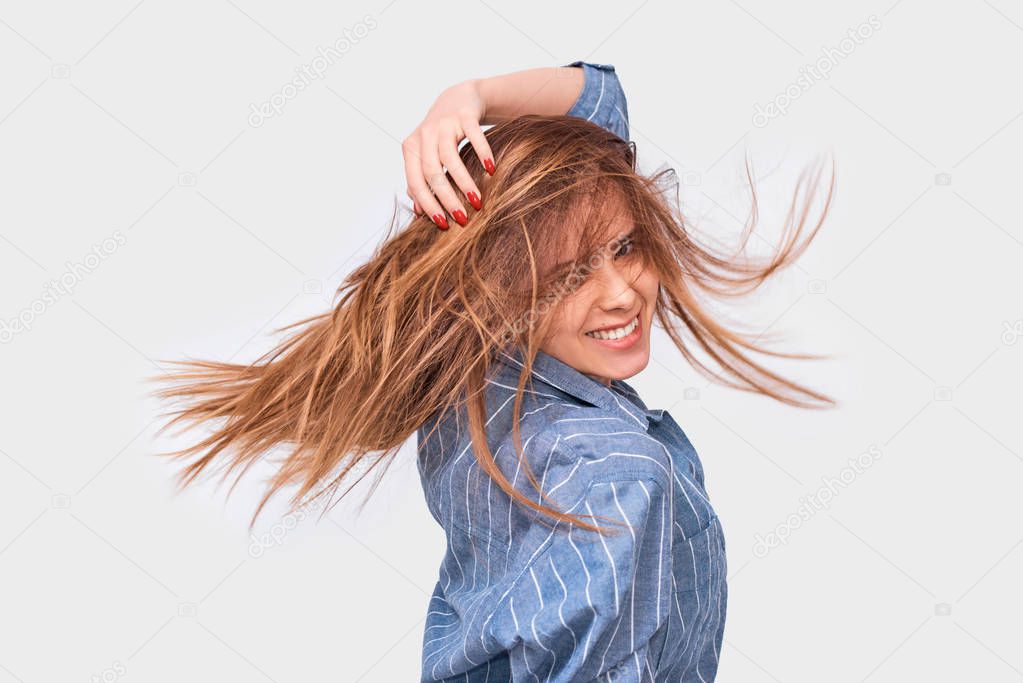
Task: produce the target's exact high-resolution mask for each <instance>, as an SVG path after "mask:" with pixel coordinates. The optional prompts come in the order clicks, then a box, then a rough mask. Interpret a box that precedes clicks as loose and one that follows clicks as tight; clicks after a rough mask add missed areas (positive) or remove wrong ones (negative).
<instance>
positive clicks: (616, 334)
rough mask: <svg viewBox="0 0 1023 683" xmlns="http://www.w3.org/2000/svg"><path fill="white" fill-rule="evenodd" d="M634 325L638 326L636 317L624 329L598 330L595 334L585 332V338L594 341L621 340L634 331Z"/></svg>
mask: <svg viewBox="0 0 1023 683" xmlns="http://www.w3.org/2000/svg"><path fill="white" fill-rule="evenodd" d="M636 325H639V316H638V315H637V316H636V317H635V318H633V319H632V322H630V323H629V324H628V325H626V326H624V327H618V328H616V329H613V330H598V331H596V332H587V333H586V336H587V337H593V338H594V339H621V338H622V337H627V336H629V335H630V334H632V331H633V330H635V329H636Z"/></svg>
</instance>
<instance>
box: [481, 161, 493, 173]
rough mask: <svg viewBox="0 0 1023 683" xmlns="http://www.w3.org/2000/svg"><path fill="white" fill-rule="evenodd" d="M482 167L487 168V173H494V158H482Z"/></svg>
mask: <svg viewBox="0 0 1023 683" xmlns="http://www.w3.org/2000/svg"><path fill="white" fill-rule="evenodd" d="M483 168H485V169H487V173H489V174H490V175H494V171H495V170H496V169H495V167H494V160H493V159H484V160H483Z"/></svg>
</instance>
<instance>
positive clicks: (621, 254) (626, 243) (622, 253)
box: [614, 237, 634, 259]
mask: <svg viewBox="0 0 1023 683" xmlns="http://www.w3.org/2000/svg"><path fill="white" fill-rule="evenodd" d="M633 247H634V245H633V242H632V238H631V237H626V238H625V239H623V240H622V241H621V243H620V244H619V246H618V249H617V250H616V251H615V253H614V257H615V258H616V259H618V258H625V257H626V256H628V255H629V254H631V253H632V250H633Z"/></svg>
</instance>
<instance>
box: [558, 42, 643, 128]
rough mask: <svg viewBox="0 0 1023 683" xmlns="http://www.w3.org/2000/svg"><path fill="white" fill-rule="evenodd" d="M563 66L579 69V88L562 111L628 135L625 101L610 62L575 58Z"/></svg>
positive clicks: (627, 108)
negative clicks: (573, 102) (572, 99)
mask: <svg viewBox="0 0 1023 683" xmlns="http://www.w3.org/2000/svg"><path fill="white" fill-rule="evenodd" d="M565 66H577V67H581V68H582V70H583V90H582V92H581V93H580V94H579V98H578V99H577V100H576V102H575V104H573V105H572V108H571V109H569V110H568V111H567V112H566V114H567V115H568V116H576V117H578V118H581V119H586V120H587V121H592V122H593V123H595V124H597V125H598V126H600V127H601V128H605V129H607V130H609V131H611V132H612V133H614V134H615V135H617V136H618V137H620V138H622V139H623V140H628V139H629V103H628V102H627V101H626V99H625V91H624V90H622V84H621V82H620V81H619V80H618V74H617V73H615V68H614V67H613V66H612V65H610V64H594V63H592V62H583V61H576V62H572V63H571V64H565Z"/></svg>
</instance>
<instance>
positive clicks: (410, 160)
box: [401, 138, 448, 230]
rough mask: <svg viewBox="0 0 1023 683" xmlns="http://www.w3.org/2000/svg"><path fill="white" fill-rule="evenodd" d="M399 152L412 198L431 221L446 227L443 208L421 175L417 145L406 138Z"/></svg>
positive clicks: (421, 165) (421, 162)
mask: <svg viewBox="0 0 1023 683" xmlns="http://www.w3.org/2000/svg"><path fill="white" fill-rule="evenodd" d="M401 153H402V156H403V157H404V158H405V183H406V184H407V185H408V187H409V191H411V193H412V197H413V199H414V200H415V201H416V203H417V204H418V205H419V206H420V207H422V209H423V210H424V211H426V212H428V213H429V215H430V217H431V218H432V219H433V222H434V223H435V224H436V225H437V227H438V228H440V229H441V230H447V229H448V219H447V217H446V216H445V215H444V209H442V208H441V205H440V203H438V202H437V199H436V197H434V196H433V192H431V191H430V187H429V185H427V183H426V178H425V177H424V176H423V159H422V156H421V155H420V153H419V147H418V145H417V144H416V142H415V141H414V140H413V139H411V138H410V139H407V140H406V141H405V142H403V143H401Z"/></svg>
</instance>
